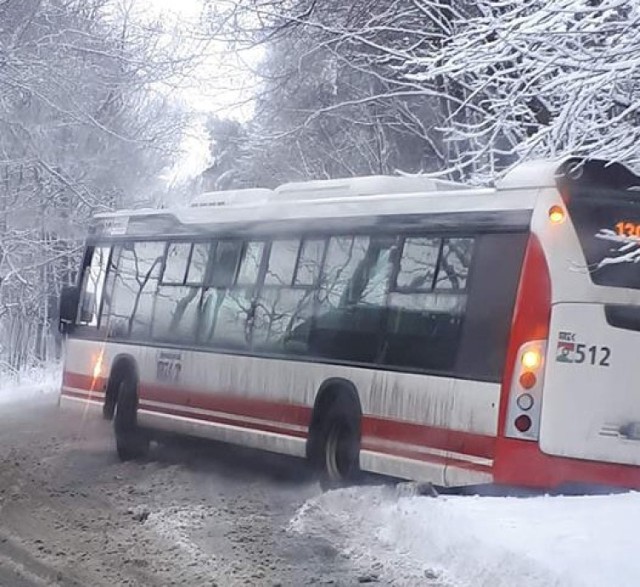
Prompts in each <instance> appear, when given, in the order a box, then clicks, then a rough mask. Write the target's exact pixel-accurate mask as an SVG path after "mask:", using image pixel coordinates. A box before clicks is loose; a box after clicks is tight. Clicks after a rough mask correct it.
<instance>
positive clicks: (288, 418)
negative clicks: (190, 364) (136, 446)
mask: <svg viewBox="0 0 640 587" xmlns="http://www.w3.org/2000/svg"><path fill="white" fill-rule="evenodd" d="M140 399H146V400H151V401H157V402H163V403H167V404H173V405H174V406H176V407H180V406H189V407H190V408H199V409H201V410H211V411H214V412H225V413H227V414H234V415H236V416H248V417H251V418H260V419H261V420H270V421H272V422H284V423H287V424H296V425H298V426H305V427H308V426H309V424H310V423H311V408H308V407H307V406H303V405H300V404H291V403H284V402H276V401H269V400H265V399H256V398H252V397H242V396H239V395H231V394H228V393H207V392H202V391H193V390H186V389H185V390H181V389H175V388H171V387H166V386H164V385H148V384H145V383H143V384H141V385H140Z"/></svg>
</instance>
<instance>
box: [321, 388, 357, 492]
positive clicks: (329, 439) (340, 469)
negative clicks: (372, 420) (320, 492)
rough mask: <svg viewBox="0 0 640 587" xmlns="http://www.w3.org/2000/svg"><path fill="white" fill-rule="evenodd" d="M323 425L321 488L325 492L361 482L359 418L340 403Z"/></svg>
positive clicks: (332, 408) (328, 414) (336, 403)
mask: <svg viewBox="0 0 640 587" xmlns="http://www.w3.org/2000/svg"><path fill="white" fill-rule="evenodd" d="M324 422H325V424H324V426H323V428H322V438H321V447H322V450H321V453H320V455H319V457H320V459H319V460H320V462H319V463H318V464H319V465H320V472H321V476H320V485H321V486H322V488H323V489H325V490H329V489H336V488H338V487H345V486H347V485H353V484H354V483H357V482H358V480H359V479H360V429H359V418H358V417H357V415H356V414H354V411H353V409H351V406H349V405H348V404H346V403H345V402H341V401H337V402H335V403H334V404H333V405H332V406H331V407H330V408H329V411H328V413H327V414H326V417H325V419H324Z"/></svg>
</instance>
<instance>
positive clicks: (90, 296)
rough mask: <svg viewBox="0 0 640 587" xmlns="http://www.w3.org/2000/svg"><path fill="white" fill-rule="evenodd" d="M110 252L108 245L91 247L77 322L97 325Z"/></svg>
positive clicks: (83, 280)
mask: <svg viewBox="0 0 640 587" xmlns="http://www.w3.org/2000/svg"><path fill="white" fill-rule="evenodd" d="M110 252H111V248H110V247H95V248H94V249H93V254H92V255H91V263H90V264H89V265H88V266H87V267H86V269H85V271H84V275H83V279H82V288H81V291H80V304H79V307H78V318H77V323H78V324H84V325H87V326H96V327H97V326H98V323H99V320H100V308H101V305H102V297H103V293H104V283H105V278H106V275H107V264H108V262H109V253H110Z"/></svg>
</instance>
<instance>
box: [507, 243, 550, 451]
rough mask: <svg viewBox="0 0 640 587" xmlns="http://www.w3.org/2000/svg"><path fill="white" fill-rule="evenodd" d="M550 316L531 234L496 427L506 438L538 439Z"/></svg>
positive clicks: (544, 275) (538, 249)
mask: <svg viewBox="0 0 640 587" xmlns="http://www.w3.org/2000/svg"><path fill="white" fill-rule="evenodd" d="M550 317H551V278H550V275H549V267H548V265H547V261H546V259H545V256H544V251H543V250H542V246H541V244H540V241H539V240H538V238H537V237H536V236H535V235H534V234H532V235H531V236H530V237H529V242H528V243H527V249H526V251H525V255H524V261H523V265H522V272H521V274H520V283H519V284H518V292H517V294H516V303H515V307H514V312H513V321H512V324H511V335H510V338H509V347H508V351H507V359H506V363H505V372H504V376H503V379H502V394H501V404H500V424H499V425H500V429H501V430H502V431H504V434H505V435H506V436H509V437H512V438H523V439H527V440H536V439H537V438H538V431H539V427H540V408H541V405H542V395H541V394H542V382H543V378H544V363H545V355H546V347H547V338H548V336H549V320H550ZM523 394H526V395H527V396H528V397H527V398H526V401H524V400H523V401H518V399H519V398H521V397H522V395H523ZM521 406H524V407H526V410H525V409H523V408H522V407H521ZM524 411H526V412H527V413H526V414H524V413H523V412H524Z"/></svg>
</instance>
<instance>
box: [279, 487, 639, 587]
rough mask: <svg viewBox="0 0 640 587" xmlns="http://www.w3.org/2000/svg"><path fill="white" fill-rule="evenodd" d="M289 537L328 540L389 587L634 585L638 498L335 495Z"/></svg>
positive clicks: (309, 510) (306, 513) (388, 492)
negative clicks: (374, 571)
mask: <svg viewBox="0 0 640 587" xmlns="http://www.w3.org/2000/svg"><path fill="white" fill-rule="evenodd" d="M290 530H291V531H294V532H301V533H310V534H317V535H322V536H325V537H329V536H330V537H333V540H334V541H335V542H336V543H337V544H336V545H337V546H338V547H339V548H341V549H342V551H343V552H345V553H347V554H348V555H349V556H350V557H351V558H352V559H353V560H354V562H356V563H358V564H359V565H361V566H363V567H367V568H372V569H377V570H379V575H380V579H381V580H383V581H386V582H392V583H393V584H395V585H452V586H456V587H458V586H473V587H479V586H486V587H512V586H513V585H518V587H543V586H544V587H552V586H562V587H577V586H580V587H591V586H593V587H596V586H597V587H602V586H603V585H616V587H625V586H630V587H631V586H633V587H636V586H637V585H640V556H638V554H637V550H638V547H637V537H638V535H639V534H640V494H639V493H627V494H618V495H610V496H583V497H548V496H544V497H534V498H514V497H464V496H440V497H438V498H435V499H434V498H429V497H416V496H411V497H407V496H401V495H399V494H398V493H397V492H395V491H394V490H392V489H390V488H379V487H369V488H355V489H348V490H340V491H333V492H330V493H326V494H324V495H321V496H319V497H317V498H314V499H312V500H309V501H307V502H306V503H305V504H304V505H303V506H302V507H301V508H300V510H299V511H298V513H297V514H296V516H295V517H294V519H293V520H292V522H291V525H290Z"/></svg>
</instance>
